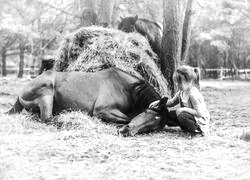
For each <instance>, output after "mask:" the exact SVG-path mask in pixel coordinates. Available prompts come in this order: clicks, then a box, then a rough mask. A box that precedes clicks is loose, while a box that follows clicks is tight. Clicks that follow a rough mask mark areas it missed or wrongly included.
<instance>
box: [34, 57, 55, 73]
mask: <svg viewBox="0 0 250 180" xmlns="http://www.w3.org/2000/svg"><path fill="white" fill-rule="evenodd" d="M54 64H55V60H54V59H52V58H49V59H43V60H42V63H41V66H40V68H39V71H38V74H42V73H43V71H47V70H51V69H52V68H53V67H54Z"/></svg>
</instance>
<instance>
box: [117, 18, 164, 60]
mask: <svg viewBox="0 0 250 180" xmlns="http://www.w3.org/2000/svg"><path fill="white" fill-rule="evenodd" d="M118 29H119V30H121V31H124V32H127V33H130V32H138V33H140V34H141V35H143V36H144V37H146V38H147V39H148V42H149V44H150V46H151V48H152V50H153V51H154V52H155V53H156V54H157V55H158V56H159V57H160V53H161V40H162V27H161V26H160V25H159V23H156V22H153V21H150V20H148V19H142V18H138V16H137V15H136V16H135V17H133V16H132V17H126V18H121V22H120V23H119V25H118Z"/></svg>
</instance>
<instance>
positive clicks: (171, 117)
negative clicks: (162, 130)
mask: <svg viewBox="0 0 250 180" xmlns="http://www.w3.org/2000/svg"><path fill="white" fill-rule="evenodd" d="M166 124H167V125H168V126H170V127H172V126H180V123H179V121H178V119H177V115H176V111H169V112H168V116H167V122H166Z"/></svg>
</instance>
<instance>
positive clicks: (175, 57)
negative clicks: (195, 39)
mask: <svg viewBox="0 0 250 180" xmlns="http://www.w3.org/2000/svg"><path fill="white" fill-rule="evenodd" d="M163 7H164V13H163V16H164V20H163V38H162V53H161V70H162V73H163V75H164V77H165V78H166V79H167V81H168V85H169V90H170V91H171V93H172V95H173V94H174V92H175V87H174V83H173V79H172V76H173V73H174V71H175V69H176V67H177V66H178V65H179V63H180V56H181V42H182V31H181V30H182V28H181V27H182V15H181V8H182V0H164V1H163Z"/></svg>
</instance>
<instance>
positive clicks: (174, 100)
mask: <svg viewBox="0 0 250 180" xmlns="http://www.w3.org/2000/svg"><path fill="white" fill-rule="evenodd" d="M179 94H180V91H178V92H177V93H176V94H175V96H174V97H172V98H171V99H168V101H167V103H166V105H165V106H166V107H173V106H176V105H177V104H178V103H179Z"/></svg>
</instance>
